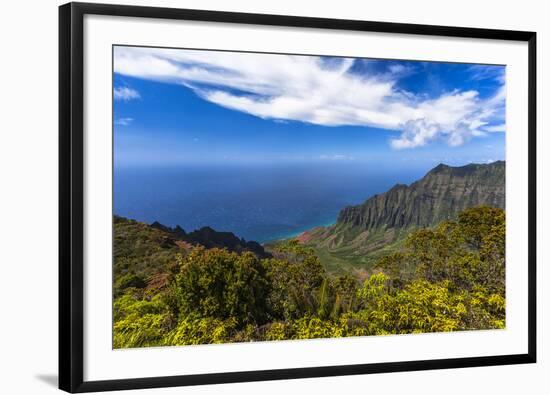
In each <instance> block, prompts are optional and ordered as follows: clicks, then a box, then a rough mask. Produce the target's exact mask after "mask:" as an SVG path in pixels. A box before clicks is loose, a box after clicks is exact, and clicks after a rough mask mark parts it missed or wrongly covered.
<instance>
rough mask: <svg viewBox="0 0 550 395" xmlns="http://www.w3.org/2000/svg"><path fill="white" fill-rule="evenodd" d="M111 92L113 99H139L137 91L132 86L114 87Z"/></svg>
mask: <svg viewBox="0 0 550 395" xmlns="http://www.w3.org/2000/svg"><path fill="white" fill-rule="evenodd" d="M113 93H114V97H115V100H124V101H129V100H134V99H139V98H140V97H141V95H140V94H139V92H138V91H136V90H135V89H132V88H128V87H126V86H117V87H115V90H114V92H113Z"/></svg>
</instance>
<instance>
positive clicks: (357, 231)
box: [297, 161, 506, 271]
mask: <svg viewBox="0 0 550 395" xmlns="http://www.w3.org/2000/svg"><path fill="white" fill-rule="evenodd" d="M505 170H506V164H505V162H503V161H498V162H493V163H490V164H469V165H466V166H462V167H451V166H447V165H443V164H441V165H438V166H437V167H435V168H433V169H432V170H430V171H429V172H428V173H427V174H426V175H425V176H424V177H423V178H422V179H420V180H418V181H416V182H414V183H412V184H411V185H402V184H398V185H395V186H394V187H393V188H391V189H390V190H389V191H387V192H385V193H382V194H379V195H375V196H372V197H371V198H369V199H367V200H366V201H365V202H364V203H362V204H360V205H357V206H350V207H345V208H343V209H342V210H341V211H340V213H339V215H338V219H337V221H336V223H335V224H334V225H332V226H328V227H318V228H314V229H311V230H310V231H307V232H304V233H303V234H301V235H300V236H298V238H297V239H298V240H299V241H300V242H302V243H304V244H308V245H310V246H312V247H314V248H315V249H316V250H317V252H318V253H319V256H320V257H321V259H322V260H323V263H325V265H326V266H327V267H328V268H329V270H331V271H339V270H342V268H344V269H346V270H348V271H349V270H356V269H357V268H367V269H368V268H369V267H370V265H371V263H373V262H374V261H375V260H376V258H377V256H378V255H380V254H383V253H388V252H391V251H392V250H395V249H398V248H399V245H400V243H402V241H403V240H404V239H405V238H406V236H407V234H408V233H409V232H410V231H411V230H412V229H414V228H421V227H430V226H433V225H436V224H438V223H440V222H441V221H444V220H450V219H455V218H457V216H458V213H460V212H461V211H463V210H464V209H466V208H469V207H475V206H481V205H487V206H493V207H498V208H502V209H504V205H505V173H506V172H505Z"/></svg>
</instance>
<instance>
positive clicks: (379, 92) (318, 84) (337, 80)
mask: <svg viewBox="0 0 550 395" xmlns="http://www.w3.org/2000/svg"><path fill="white" fill-rule="evenodd" d="M354 62H356V60H354V59H345V58H341V59H334V58H330V59H327V58H321V57H314V56H291V55H267V54H254V53H237V52H218V51H192V50H175V49H153V48H133V47H116V49H115V62H114V67H115V72H117V73H120V74H123V75H128V76H132V77H138V78H144V79H149V80H154V81H162V82H169V83H176V84H182V85H185V86H187V87H189V88H190V89H192V90H193V91H194V92H195V93H196V94H198V95H199V96H201V97H202V98H204V99H205V100H207V101H209V102H212V103H215V104H218V105H220V106H223V107H226V108H230V109H233V110H236V111H241V112H245V113H248V114H251V115H254V116H257V117H260V118H264V119H272V120H275V121H300V122H306V123H311V124H316V125H324V126H342V125H352V126H368V127H376V128H382V129H387V130H395V131H401V136H400V137H399V138H396V139H394V140H392V141H391V145H392V146H393V147H394V148H396V149H403V148H412V147H418V146H422V145H426V144H428V143H429V142H431V141H434V140H438V139H442V140H444V141H446V142H447V143H448V144H449V145H451V146H457V145H461V144H463V143H464V142H465V141H467V140H468V139H470V138H472V137H475V136H480V135H483V134H485V132H488V131H490V128H492V127H494V125H495V124H501V123H502V122H503V120H504V117H503V114H504V89H500V90H499V91H498V92H497V93H496V94H495V95H494V96H493V97H491V98H489V99H483V100H482V99H480V98H479V94H478V92H476V91H458V90H457V91H453V92H448V93H446V94H444V95H442V96H440V97H438V98H435V99H433V98H427V97H426V96H425V95H420V94H418V95H415V94H413V93H411V92H405V91H402V90H399V89H398V88H397V82H398V80H399V78H400V76H402V75H404V74H407V73H408V72H409V70H406V69H405V68H404V66H402V65H400V64H398V63H396V64H395V65H392V67H390V69H389V73H388V72H386V73H383V74H376V73H372V72H368V73H364V74H358V73H355V72H353V71H352V66H353V65H354Z"/></svg>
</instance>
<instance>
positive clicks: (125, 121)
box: [115, 117, 134, 126]
mask: <svg viewBox="0 0 550 395" xmlns="http://www.w3.org/2000/svg"><path fill="white" fill-rule="evenodd" d="M133 121H134V118H129V117H126V118H117V119H115V125H119V126H128V125H130V124H131V123H132V122H133Z"/></svg>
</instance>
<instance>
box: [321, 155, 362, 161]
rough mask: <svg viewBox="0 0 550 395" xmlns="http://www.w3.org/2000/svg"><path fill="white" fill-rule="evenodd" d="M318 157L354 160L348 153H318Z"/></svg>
mask: <svg viewBox="0 0 550 395" xmlns="http://www.w3.org/2000/svg"><path fill="white" fill-rule="evenodd" d="M319 159H321V160H337V161H341V160H355V157H353V156H350V155H342V154H332V155H320V156H319Z"/></svg>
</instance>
